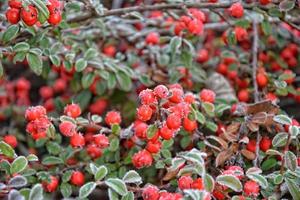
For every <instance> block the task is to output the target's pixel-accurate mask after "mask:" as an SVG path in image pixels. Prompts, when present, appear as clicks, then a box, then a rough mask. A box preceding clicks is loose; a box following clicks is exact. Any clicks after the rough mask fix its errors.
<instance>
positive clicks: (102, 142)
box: [94, 134, 109, 149]
mask: <svg viewBox="0 0 300 200" xmlns="http://www.w3.org/2000/svg"><path fill="white" fill-rule="evenodd" d="M94 143H95V144H96V145H97V146H98V147H100V148H102V149H104V148H106V147H108V146H109V139H108V137H107V136H106V135H103V134H98V135H95V136H94Z"/></svg>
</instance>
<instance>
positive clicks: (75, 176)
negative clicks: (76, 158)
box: [70, 171, 85, 186]
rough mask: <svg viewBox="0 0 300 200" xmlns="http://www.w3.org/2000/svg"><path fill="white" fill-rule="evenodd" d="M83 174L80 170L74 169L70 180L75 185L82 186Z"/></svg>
mask: <svg viewBox="0 0 300 200" xmlns="http://www.w3.org/2000/svg"><path fill="white" fill-rule="evenodd" d="M84 179H85V178H84V174H83V173H82V172H81V171H74V172H73V173H72V175H71V179H70V182H71V183H72V184H73V185H76V186H82V185H83V184H84Z"/></svg>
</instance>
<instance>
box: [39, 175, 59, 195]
mask: <svg viewBox="0 0 300 200" xmlns="http://www.w3.org/2000/svg"><path fill="white" fill-rule="evenodd" d="M58 184H59V180H58V178H57V177H56V176H50V182H47V181H43V182H42V185H43V188H44V190H45V191H46V192H54V191H55V190H56V189H57V186H58Z"/></svg>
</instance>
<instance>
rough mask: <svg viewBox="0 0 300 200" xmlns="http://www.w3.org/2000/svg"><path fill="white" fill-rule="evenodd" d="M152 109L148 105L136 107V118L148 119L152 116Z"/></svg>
mask: <svg viewBox="0 0 300 200" xmlns="http://www.w3.org/2000/svg"><path fill="white" fill-rule="evenodd" d="M152 113H153V110H152V109H151V107H150V106H148V105H142V106H140V107H139V108H138V109H137V118H138V119H139V120H141V121H144V122H146V121H148V120H150V119H151V117H152Z"/></svg>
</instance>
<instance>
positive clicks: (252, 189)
mask: <svg viewBox="0 0 300 200" xmlns="http://www.w3.org/2000/svg"><path fill="white" fill-rule="evenodd" d="M244 193H245V195H246V196H252V197H257V196H258V195H259V185H258V184H257V183H256V182H255V181H247V182H246V183H245V185H244Z"/></svg>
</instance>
